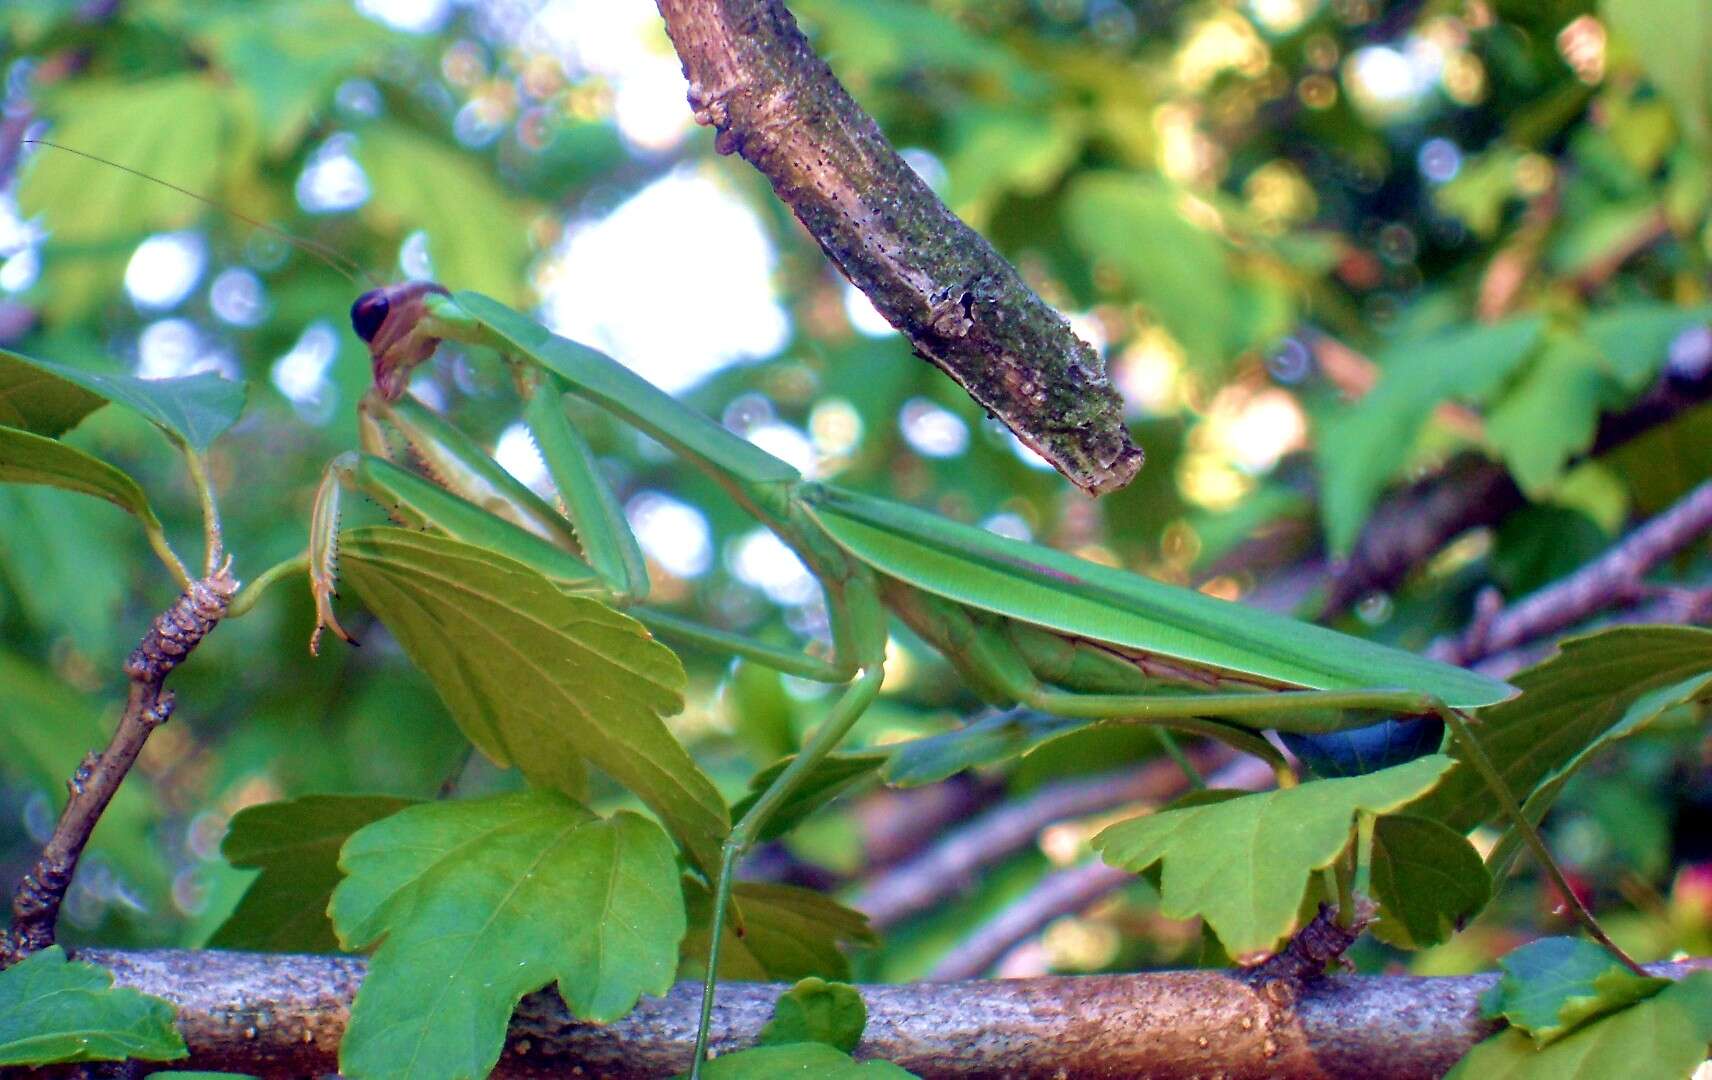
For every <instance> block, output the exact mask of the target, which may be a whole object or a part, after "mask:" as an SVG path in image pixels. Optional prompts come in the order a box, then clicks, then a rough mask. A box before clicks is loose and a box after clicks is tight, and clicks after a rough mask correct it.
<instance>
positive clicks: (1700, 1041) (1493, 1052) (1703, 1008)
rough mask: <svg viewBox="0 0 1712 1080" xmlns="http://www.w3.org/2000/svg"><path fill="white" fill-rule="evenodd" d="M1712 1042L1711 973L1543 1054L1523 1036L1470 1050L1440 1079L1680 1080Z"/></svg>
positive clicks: (1498, 1038)
mask: <svg viewBox="0 0 1712 1080" xmlns="http://www.w3.org/2000/svg"><path fill="white" fill-rule="evenodd" d="M1709 1040H1712V973H1709V972H1704V971H1697V972H1694V973H1693V974H1691V975H1689V976H1687V977H1686V978H1684V979H1682V980H1681V981H1680V982H1677V983H1674V984H1672V985H1671V986H1669V987H1667V988H1666V989H1664V990H1661V991H1660V992H1658V993H1657V994H1654V995H1653V996H1652V997H1649V998H1647V999H1646V1000H1644V1001H1640V1002H1637V1003H1636V1004H1634V1005H1631V1006H1629V1007H1628V1008H1626V1009H1623V1010H1621V1011H1620V1012H1618V1013H1616V1014H1614V1015H1610V1016H1606V1017H1604V1018H1602V1019H1600V1020H1599V1021H1598V1022H1596V1023H1592V1024H1587V1025H1585V1026H1583V1027H1582V1028H1580V1029H1579V1030H1577V1031H1575V1032H1573V1033H1571V1034H1570V1035H1568V1036H1566V1037H1564V1038H1562V1039H1559V1040H1558V1041H1556V1042H1554V1043H1552V1044H1551V1045H1550V1046H1547V1047H1545V1048H1544V1049H1540V1048H1538V1047H1536V1046H1535V1045H1534V1041H1533V1039H1531V1038H1529V1037H1528V1035H1527V1034H1526V1033H1524V1032H1522V1031H1520V1030H1517V1029H1515V1028H1511V1029H1509V1030H1506V1031H1501V1032H1499V1033H1498V1034H1497V1035H1494V1036H1493V1037H1492V1038H1490V1039H1487V1040H1486V1041H1485V1042H1483V1043H1480V1044H1479V1045H1477V1046H1475V1047H1474V1048H1473V1049H1472V1050H1470V1051H1469V1052H1468V1053H1467V1054H1466V1055H1464V1057H1463V1059H1462V1060H1461V1061H1459V1062H1457V1064H1456V1068H1454V1069H1452V1070H1451V1071H1450V1072H1449V1073H1447V1074H1446V1076H1445V1080H1610V1078H1611V1077H1622V1078H1623V1080H1682V1078H1683V1077H1685V1076H1688V1075H1689V1074H1690V1073H1692V1072H1693V1071H1694V1070H1695V1068H1696V1067H1697V1066H1698V1065H1699V1064H1700V1063H1701V1062H1702V1061H1704V1060H1705V1059H1706V1044H1707V1042H1708V1041H1709Z"/></svg>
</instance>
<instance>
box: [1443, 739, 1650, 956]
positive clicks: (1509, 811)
mask: <svg viewBox="0 0 1712 1080" xmlns="http://www.w3.org/2000/svg"><path fill="white" fill-rule="evenodd" d="M1436 711H1437V712H1438V714H1439V715H1440V716H1441V717H1443V718H1444V722H1445V723H1447V724H1449V725H1450V729H1451V731H1452V732H1454V733H1455V735H1456V739H1457V742H1459V743H1461V744H1462V748H1463V752H1464V753H1466V754H1467V755H1468V763H1469V764H1470V765H1473V766H1474V771H1475V772H1478V773H1479V774H1480V777H1481V779H1482V780H1485V781H1486V786H1487V787H1488V788H1490V789H1491V790H1492V794H1493V796H1494V797H1495V798H1496V799H1497V800H1498V805H1499V806H1501V807H1503V808H1504V813H1505V815H1506V816H1507V817H1509V819H1510V821H1511V823H1512V824H1514V825H1515V826H1516V831H1517V832H1518V833H1520V834H1521V837H1522V842H1523V843H1524V844H1526V845H1527V846H1528V850H1530V851H1532V852H1533V853H1534V858H1536V859H1538V860H1539V861H1540V865H1541V866H1542V867H1544V868H1545V872H1546V876H1547V877H1549V878H1551V881H1552V884H1553V885H1555V886H1557V890H1558V892H1559V893H1561V894H1562V895H1563V902H1564V906H1565V907H1566V908H1568V910H1569V913H1570V915H1571V916H1573V917H1574V918H1575V921H1576V922H1579V923H1580V924H1581V925H1582V927H1583V928H1584V929H1585V930H1586V931H1587V933H1588V935H1589V936H1591V937H1592V938H1593V940H1594V941H1597V942H1598V943H1599V944H1601V945H1603V946H1604V947H1605V949H1606V951H1607V952H1609V953H1610V954H1611V955H1612V956H1614V957H1616V958H1617V961H1618V962H1619V963H1621V964H1622V965H1623V966H1624V967H1626V968H1628V969H1629V970H1630V971H1633V972H1634V973H1635V974H1637V975H1641V976H1645V975H1646V974H1647V971H1646V969H1644V968H1642V967H1641V965H1640V964H1638V963H1636V962H1635V959H1634V957H1632V956H1630V955H1629V954H1628V953H1626V952H1624V951H1623V949H1622V948H1621V947H1620V946H1619V945H1618V944H1617V943H1616V942H1615V941H1612V940H1611V938H1610V937H1609V936H1608V935H1607V934H1606V933H1605V928H1604V927H1602V926H1600V925H1599V920H1598V919H1596V918H1594V917H1593V913H1592V912H1591V911H1589V910H1587V906H1586V905H1585V904H1583V903H1582V902H1581V898H1580V897H1579V896H1577V895H1576V894H1575V890H1574V889H1573V888H1571V887H1570V884H1569V879H1568V878H1567V877H1565V876H1564V872H1563V868H1562V867H1560V866H1558V864H1557V859H1555V858H1554V857H1553V856H1552V853H1551V849H1550V848H1548V847H1546V842H1545V840H1544V839H1543V838H1541V836H1540V832H1539V830H1538V829H1536V828H1534V823H1533V822H1532V821H1530V820H1529V819H1528V815H1527V814H1525V813H1523V812H1522V807H1521V805H1520V804H1519V803H1517V802H1516V796H1515V795H1514V794H1512V793H1511V791H1510V785H1509V784H1507V783H1505V782H1504V777H1503V775H1502V774H1500V773H1499V772H1498V768H1497V766H1495V765H1493V764H1492V759H1491V758H1489V757H1487V756H1486V749H1485V747H1483V746H1481V745H1480V740H1479V739H1477V738H1475V736H1474V732H1473V731H1472V730H1470V729H1469V726H1468V718H1467V717H1465V716H1463V714H1462V713H1461V712H1459V711H1457V710H1456V709H1451V708H1446V707H1443V706H1441V707H1439V708H1438V709H1437V710H1436Z"/></svg>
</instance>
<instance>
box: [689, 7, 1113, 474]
mask: <svg viewBox="0 0 1712 1080" xmlns="http://www.w3.org/2000/svg"><path fill="white" fill-rule="evenodd" d="M659 8H660V14H661V16H662V17H663V18H664V19H665V21H666V32H667V33H668V34H670V35H671V38H672V44H673V45H674V46H675V47H676V48H677V50H678V56H679V58H680V59H681V60H682V61H683V65H684V76H685V78H687V79H688V80H689V84H690V92H689V101H690V107H691V108H693V109H694V110H695V118H696V120H697V122H698V123H702V124H711V125H713V126H714V127H715V128H717V129H718V131H719V137H718V139H717V140H716V141H715V143H714V146H715V147H716V148H717V149H718V150H719V152H720V153H722V154H730V153H737V154H741V155H742V156H743V158H744V159H745V160H746V161H748V162H749V163H750V164H751V165H753V166H755V168H756V169H758V170H760V172H761V173H762V175H764V176H766V177H767V179H768V180H769V181H771V182H772V185H773V190H774V192H775V193H777V194H778V196H779V198H780V199H781V200H782V201H783V202H784V203H785V204H786V205H787V206H789V207H790V208H791V210H792V211H793V212H795V214H796V216H797V219H798V220H799V221H801V222H802V223H803V226H804V227H805V228H807V229H808V231H809V234H810V235H811V236H813V237H814V238H815V240H816V242H818V243H819V244H820V247H821V250H822V251H824V252H825V253H826V256H827V258H829V259H831V260H832V262H833V264H834V265H836V266H837V267H838V269H839V270H840V271H842V272H843V274H844V276H845V277H847V278H849V279H850V281H851V282H852V283H854V284H855V285H856V287H857V288H859V289H861V290H862V291H863V292H864V293H866V294H867V296H868V299H869V300H871V301H873V304H874V307H875V308H876V309H877V310H879V312H880V313H881V314H882V315H884V316H885V317H886V320H887V321H888V322H890V323H891V324H892V325H893V326H894V327H896V328H897V329H898V330H899V331H900V332H901V333H902V334H903V335H904V336H905V337H907V338H909V340H910V343H911V344H913V345H914V346H915V349H916V352H917V353H918V354H919V355H921V356H922V357H923V358H924V359H926V360H928V361H929V362H931V363H933V364H934V365H936V366H937V367H939V368H940V370H942V371H944V372H945V373H946V374H947V375H949V376H951V377H952V378H953V379H955V380H957V382H959V383H960V384H962V386H963V388H964V389H966V390H967V391H969V395H970V396H971V397H973V398H974V399H975V400H976V401H977V402H978V403H980V405H981V406H982V407H984V408H985V409H987V411H989V412H991V413H992V414H994V415H995V416H997V417H998V418H999V419H1001V420H1003V421H1004V422H1005V423H1006V424H1007V425H1009V426H1010V429H1011V430H1012V431H1013V432H1015V433H1016V436H1017V438H1019V439H1021V440H1022V441H1023V442H1024V443H1026V444H1028V445H1029V446H1030V447H1032V448H1033V449H1034V450H1035V451H1036V452H1038V453H1039V454H1040V455H1041V456H1042V457H1044V458H1045V459H1046V460H1047V461H1049V462H1051V463H1052V465H1053V466H1054V467H1055V468H1057V469H1058V471H1060V472H1062V473H1063V474H1064V475H1065V476H1066V477H1068V478H1069V479H1070V480H1071V481H1072V482H1073V483H1075V484H1076V485H1077V486H1078V487H1081V488H1082V489H1084V490H1085V491H1087V492H1089V493H1090V494H1093V495H1100V494H1104V493H1105V492H1108V491H1115V490H1117V489H1118V488H1121V487H1123V486H1124V485H1125V484H1127V483H1129V481H1130V478H1131V477H1133V476H1134V475H1135V472H1136V470H1137V469H1139V468H1140V467H1141V461H1142V454H1141V451H1140V450H1138V449H1137V448H1136V447H1135V446H1134V444H1133V443H1131V442H1130V438H1129V432H1128V430H1127V429H1126V428H1125V427H1124V423H1123V403H1122V401H1121V400H1120V399H1119V398H1118V395H1117V392H1116V391H1115V390H1114V389H1113V388H1112V385H1111V383H1110V381H1109V380H1108V379H1107V377H1106V371H1105V365H1104V364H1103V363H1102V362H1101V360H1100V358H1099V356H1098V355H1096V354H1095V352H1094V350H1093V349H1092V348H1090V347H1089V346H1088V344H1087V343H1086V342H1084V341H1082V340H1081V339H1080V338H1078V337H1077V336H1076V335H1075V333H1074V332H1073V331H1072V330H1071V329H1070V324H1069V323H1068V322H1067V321H1065V319H1064V317H1063V316H1062V315H1060V314H1058V312H1056V311H1054V310H1053V309H1052V308H1051V307H1050V306H1049V305H1048V304H1047V303H1046V302H1045V301H1044V300H1042V299H1041V298H1040V297H1039V296H1038V295H1036V294H1035V292H1034V290H1032V289H1030V288H1029V287H1028V285H1027V284H1026V283H1024V281H1023V280H1022V277H1021V275H1019V274H1018V273H1017V271H1016V269H1015V268H1014V267H1013V266H1011V264H1010V263H1008V262H1006V261H1005V259H1004V257H1003V256H1001V255H1000V254H999V253H998V252H997V251H995V250H994V249H993V247H992V245H991V244H989V243H987V241H986V240H985V239H983V238H982V237H981V235H980V234H979V233H977V232H975V230H973V229H971V228H970V227H969V226H968V225H965V224H964V223H963V222H962V221H961V220H960V219H959V218H958V217H957V215H955V214H953V213H952V212H951V211H950V210H949V209H947V208H946V206H945V204H944V203H942V202H940V201H939V197H938V196H936V195H934V193H933V192H932V191H931V190H930V189H929V188H928V186H927V185H926V184H925V183H924V182H923V181H922V179H921V177H919V176H917V175H916V173H915V170H913V169H911V168H910V167H909V165H908V164H907V163H906V162H905V161H904V160H903V158H901V157H900V156H898V153H897V151H896V150H894V149H892V146H891V144H890V143H889V142H887V141H886V137H885V136H884V135H883V134H881V132H880V128H879V125H878V124H876V123H875V122H874V118H873V117H871V116H869V115H868V114H867V113H866V112H864V111H863V110H862V107H861V106H859V105H857V104H856V101H855V99H854V98H852V97H851V96H850V94H849V93H848V92H847V91H846V90H845V89H844V87H843V86H842V85H840V83H839V82H838V79H837V78H836V77H835V76H834V75H833V74H832V69H831V68H829V67H828V66H827V65H826V62H825V61H823V60H822V59H821V58H820V57H819V56H818V55H816V54H815V52H814V49H813V47H812V46H810V45H809V43H808V39H807V38H805V37H804V36H803V34H802V31H800V30H798V29H797V25H796V21H795V20H794V19H793V18H792V17H791V13H790V12H789V11H787V10H786V9H785V6H784V4H783V3H781V2H780V0H659Z"/></svg>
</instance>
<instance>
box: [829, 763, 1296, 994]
mask: <svg viewBox="0 0 1712 1080" xmlns="http://www.w3.org/2000/svg"><path fill="white" fill-rule="evenodd" d="M1199 749H1201V750H1202V752H1203V753H1204V752H1205V750H1206V748H1199ZM1213 753H1214V754H1219V755H1220V756H1221V757H1222V759H1223V760H1224V762H1225V764H1224V765H1223V766H1222V767H1221V768H1219V770H1218V771H1217V772H1216V773H1214V774H1213V775H1212V776H1210V777H1208V778H1207V784H1208V786H1210V787H1214V788H1230V789H1236V790H1240V791H1261V790H1264V789H1266V788H1269V787H1271V786H1272V785H1273V784H1274V783H1275V782H1276V780H1277V775H1276V773H1275V772H1274V771H1273V769H1272V768H1271V767H1270V766H1269V765H1268V764H1267V763H1266V762H1264V761H1261V760H1260V759H1259V758H1254V757H1250V756H1248V755H1246V754H1234V753H1232V752H1230V751H1229V750H1228V749H1227V748H1224V747H1218V748H1216V749H1214V750H1213ZM1168 764H1171V763H1169V762H1165V761H1160V762H1155V763H1154V764H1153V765H1150V766H1149V767H1148V768H1147V769H1144V770H1141V771H1140V772H1138V773H1136V774H1133V775H1131V776H1129V777H1102V778H1099V779H1098V780H1096V781H1092V782H1089V781H1083V782H1081V783H1082V785H1084V786H1073V785H1074V784H1075V782H1069V783H1066V784H1061V785H1053V787H1051V788H1046V789H1043V790H1042V791H1041V792H1040V793H1039V794H1038V795H1036V796H1034V797H1032V798H1030V799H1028V800H1026V801H1024V802H1020V803H1018V804H1016V805H1015V806H1014V807H1005V808H1003V809H1001V810H999V811H996V812H994V813H993V814H990V815H988V817H989V818H990V819H991V821H990V822H977V823H975V824H973V825H971V826H970V827H969V829H968V830H966V835H964V836H962V837H958V838H954V839H955V842H953V843H951V844H948V845H947V846H946V848H945V854H946V855H948V856H955V855H957V854H958V853H960V852H967V853H968V854H972V855H975V856H977V857H979V859H980V861H979V862H974V863H972V864H971V865H969V866H968V867H967V868H966V869H964V870H963V873H964V874H966V875H967V874H972V873H973V872H974V870H975V869H976V868H978V867H981V866H986V865H989V864H991V863H994V862H997V861H999V860H1000V859H1003V858H1006V857H1008V856H1010V855H1012V854H1014V853H1015V852H1016V851H1018V850H1020V849H1021V848H1022V847H1023V846H1025V845H1027V844H1032V843H1034V842H1036V839H1037V837H1038V835H1039V832H1040V830H1041V829H1043V828H1045V827H1046V826H1047V825H1049V824H1051V823H1052V822H1053V821H1058V820H1062V819H1064V818H1069V817H1078V816H1086V815H1089V814H1096V813H1099V812H1100V811H1102V810H1111V809H1115V808H1116V807H1119V806H1122V805H1124V804H1125V803H1133V802H1139V801H1143V800H1147V801H1157V802H1163V801H1165V800H1167V799H1169V798H1171V797H1173V796H1175V795H1178V794H1180V793H1181V792H1182V791H1183V790H1184V788H1185V787H1186V785H1185V784H1184V782H1183V776H1182V774H1181V772H1177V773H1176V774H1175V775H1171V774H1167V775H1163V776H1161V775H1157V774H1154V775H1149V774H1151V773H1152V770H1154V769H1160V770H1163V768H1164V767H1165V766H1166V765H1168ZM1120 785H1121V786H1120ZM1126 796H1127V797H1126ZM1049 811H1059V812H1058V813H1055V814H1054V815H1053V816H1051V817H1047V816H1046V815H1047V812H1049ZM1024 830H1026V832H1025V831H1024ZM998 841H1013V842H1010V843H999V842H998ZM929 854H930V855H931V854H933V853H932V852H930V853H929ZM965 857H967V855H965ZM928 865H930V866H931V865H932V864H931V863H929V864H928ZM913 872H914V873H915V874H920V873H921V872H922V870H921V868H919V867H917V868H913ZM962 880H964V879H953V880H952V881H951V882H950V883H949V885H950V887H949V888H946V889H944V890H943V891H941V892H939V893H938V894H937V895H935V896H934V897H933V899H932V902H933V903H939V902H942V901H944V900H946V899H949V898H950V897H952V896H954V895H956V892H957V891H958V890H959V889H960V888H961V882H962ZM1134 880H1135V876H1134V875H1133V874H1129V873H1126V872H1123V871H1119V870H1113V869H1112V868H1110V867H1108V866H1105V865H1103V864H1101V863H1100V862H1099V861H1098V860H1090V861H1088V862H1084V863H1081V864H1079V865H1077V866H1073V867H1070V868H1069V869H1066V870H1059V871H1056V872H1054V873H1051V874H1048V875H1047V876H1046V877H1044V878H1041V879H1040V880H1039V881H1037V882H1035V883H1034V885H1033V887H1032V888H1030V889H1029V890H1028V891H1027V892H1025V893H1023V894H1022V895H1021V896H1019V897H1017V899H1016V900H1014V901H1013V902H1011V903H1010V904H1008V905H1006V906H1005V907H1003V908H1001V909H1000V910H999V911H998V912H997V913H995V914H994V915H993V916H992V918H990V919H988V920H986V921H985V922H983V923H981V924H980V925H978V926H976V927H975V928H974V929H973V930H972V931H970V933H969V934H968V936H966V937H965V938H963V940H961V941H959V942H958V943H957V945H956V947H955V948H953V949H952V950H951V951H950V952H948V953H946V954H945V956H944V957H943V958H942V959H941V960H940V961H939V963H938V965H936V966H935V967H934V969H933V973H932V974H931V975H929V976H928V977H929V978H931V979H935V980H938V981H952V980H957V979H973V978H975V977H977V976H979V975H982V974H984V973H985V972H986V971H987V970H988V969H989V968H991V967H992V966H993V965H994V964H996V963H998V962H999V960H1000V959H1001V958H1003V957H1004V956H1005V955H1006V954H1008V953H1009V952H1010V951H1011V950H1012V949H1014V948H1016V947H1017V946H1019V945H1021V944H1022V943H1023V942H1025V941H1027V940H1029V939H1030V938H1032V937H1034V936H1035V935H1037V934H1039V933H1040V932H1041V931H1042V930H1045V929H1046V927H1047V926H1048V925H1050V924H1051V923H1052V922H1053V920H1055V919H1058V918H1060V917H1062V916H1065V915H1074V914H1076V913H1077V912H1080V911H1085V910H1087V909H1088V908H1089V907H1091V906H1092V905H1093V904H1094V903H1095V902H1097V901H1098V900H1100V899H1101V898H1103V897H1105V896H1106V895H1107V894H1109V893H1111V892H1112V891H1113V890H1115V889H1117V888H1119V887H1120V886H1122V885H1125V884H1127V883H1129V882H1131V881H1134ZM881 895H882V896H883V895H885V894H881ZM862 905H863V899H862V898H861V897H858V898H857V901H856V907H857V908H858V910H862V911H868V910H869V909H867V908H864V907H863V906H862ZM916 910H923V909H920V908H917V909H912V910H911V911H910V912H907V914H914V913H915V911H916ZM871 921H873V920H871Z"/></svg>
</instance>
